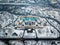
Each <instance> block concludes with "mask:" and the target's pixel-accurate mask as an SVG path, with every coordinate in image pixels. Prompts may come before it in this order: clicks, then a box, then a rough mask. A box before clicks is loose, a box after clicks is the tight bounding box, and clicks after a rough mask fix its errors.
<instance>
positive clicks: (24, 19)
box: [23, 17, 37, 21]
mask: <svg viewBox="0 0 60 45" xmlns="http://www.w3.org/2000/svg"><path fill="white" fill-rule="evenodd" d="M29 20H31V21H36V20H37V19H36V18H34V17H32V18H27V17H24V18H23V21H29Z"/></svg>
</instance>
